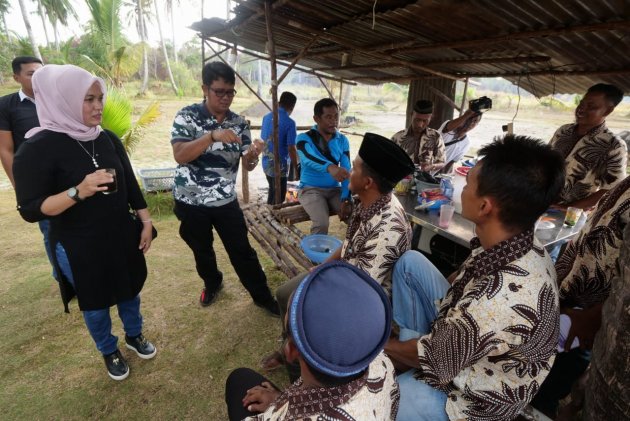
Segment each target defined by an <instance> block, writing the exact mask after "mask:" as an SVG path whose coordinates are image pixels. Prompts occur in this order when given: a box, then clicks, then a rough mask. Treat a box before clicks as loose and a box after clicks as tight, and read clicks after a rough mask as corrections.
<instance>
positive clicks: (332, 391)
mask: <svg viewBox="0 0 630 421" xmlns="http://www.w3.org/2000/svg"><path fill="white" fill-rule="evenodd" d="M399 400H400V393H399V391H398V383H397V382H396V374H395V372H394V366H393V365H392V362H391V361H390V359H389V358H388V357H387V356H386V355H385V354H383V353H380V354H379V355H378V356H377V357H376V359H375V360H374V361H372V363H371V364H370V366H369V368H368V370H367V371H366V373H365V375H364V376H362V377H360V378H358V379H356V380H353V381H352V382H350V383H348V384H345V385H342V386H337V387H307V388H305V387H302V379H301V378H300V379H298V380H297V381H296V382H295V383H293V384H292V385H291V386H289V387H288V388H287V389H286V390H285V391H284V392H283V393H282V394H281V395H280V396H279V397H278V398H277V399H276V400H275V401H274V402H273V403H272V404H271V405H270V406H269V408H267V410H266V411H265V412H263V413H262V414H259V415H255V416H253V417H248V418H245V420H247V421H276V420H278V421H280V420H282V421H307V420H309V421H315V420H344V421H353V420H356V421H368V420H373V421H387V420H392V421H393V420H395V419H396V415H397V414H398V403H399Z"/></svg>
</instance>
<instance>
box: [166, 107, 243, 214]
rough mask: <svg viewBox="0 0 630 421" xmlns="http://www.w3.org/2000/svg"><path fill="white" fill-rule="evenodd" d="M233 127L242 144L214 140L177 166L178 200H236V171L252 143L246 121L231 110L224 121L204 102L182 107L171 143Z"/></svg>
mask: <svg viewBox="0 0 630 421" xmlns="http://www.w3.org/2000/svg"><path fill="white" fill-rule="evenodd" d="M217 129H223V130H232V131H233V132H234V133H236V135H237V136H240V137H241V141H242V144H239V143H222V142H214V143H212V145H210V146H209V147H208V148H207V149H206V150H205V151H204V152H203V153H202V154H201V155H199V156H198V157H197V158H196V159H194V160H192V161H190V162H188V163H186V164H179V165H178V166H177V169H176V170H175V185H174V187H173V196H174V198H175V200H178V201H180V202H183V203H186V204H189V205H195V206H207V207H217V206H223V205H226V204H228V203H230V202H232V201H233V200H236V174H237V173H238V166H239V163H240V159H241V155H244V154H245V151H247V150H248V149H249V147H250V145H251V143H252V141H251V136H250V133H249V125H248V124H247V121H246V120H245V119H244V118H243V117H241V116H239V115H238V114H235V113H233V112H232V111H228V112H227V115H226V116H225V119H224V120H223V122H222V123H219V122H218V121H217V119H216V117H215V116H213V115H212V114H210V112H209V111H208V109H207V108H206V104H205V102H202V103H200V104H193V105H189V106H187V107H184V108H182V109H181V110H180V111H179V112H178V113H177V115H176V116H175V121H173V127H172V128H171V144H175V143H177V142H190V141H193V140H196V139H198V138H200V137H201V136H203V135H204V134H206V133H208V132H209V131H211V130H217Z"/></svg>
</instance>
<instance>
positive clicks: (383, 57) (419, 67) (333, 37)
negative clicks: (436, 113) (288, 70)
mask: <svg viewBox="0 0 630 421" xmlns="http://www.w3.org/2000/svg"><path fill="white" fill-rule="evenodd" d="M286 23H287V24H288V25H290V26H293V27H294V28H297V29H300V30H302V31H306V32H310V33H312V34H318V35H319V36H320V37H321V38H324V39H328V40H330V41H333V42H336V43H337V44H340V45H342V46H346V47H348V46H349V47H350V48H351V50H356V51H358V52H360V53H364V54H366V55H368V56H373V57H374V58H375V59H378V60H387V61H390V62H392V63H397V64H399V65H402V66H404V67H409V68H412V69H414V70H419V71H422V72H425V73H430V74H433V75H436V76H440V77H443V78H446V79H453V80H457V79H458V78H457V77H455V76H453V75H451V74H448V73H445V72H440V71H438V70H434V69H431V68H429V67H426V66H423V65H421V64H414V63H411V62H408V61H406V60H401V59H397V58H394V57H391V56H389V55H387V54H383V53H373V52H370V51H366V50H365V49H364V48H363V47H360V46H356V45H349V44H351V43H350V42H349V41H348V40H347V39H345V38H343V37H340V36H338V35H335V34H331V33H329V32H327V31H322V30H320V29H318V28H314V27H312V26H310V25H308V24H305V23H303V22H299V21H297V20H294V19H290V20H289V21H287V22H286Z"/></svg>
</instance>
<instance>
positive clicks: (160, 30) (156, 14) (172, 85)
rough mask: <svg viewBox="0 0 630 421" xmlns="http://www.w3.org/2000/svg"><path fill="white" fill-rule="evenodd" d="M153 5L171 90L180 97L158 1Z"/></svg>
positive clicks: (154, 0)
mask: <svg viewBox="0 0 630 421" xmlns="http://www.w3.org/2000/svg"><path fill="white" fill-rule="evenodd" d="M153 5H154V6H155V19H156V20H157V25H158V31H159V33H160V43H161V44H162V53H164V61H165V62H166V71H167V72H168V78H169V80H170V82H171V88H173V92H174V93H175V95H178V94H179V91H178V90H177V85H176V84H175V79H173V72H172V71H171V63H170V61H169V59H168V54H167V53H166V44H165V43H164V37H163V36H162V21H161V20H160V11H159V10H158V4H157V0H153Z"/></svg>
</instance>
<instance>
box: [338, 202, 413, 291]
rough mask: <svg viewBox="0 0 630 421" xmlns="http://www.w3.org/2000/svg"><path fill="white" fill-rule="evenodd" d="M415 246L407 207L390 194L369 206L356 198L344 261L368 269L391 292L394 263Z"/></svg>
mask: <svg viewBox="0 0 630 421" xmlns="http://www.w3.org/2000/svg"><path fill="white" fill-rule="evenodd" d="M410 247H411V225H409V222H408V221H407V217H406V214H405V208H403V206H402V205H401V204H400V202H399V201H398V199H397V198H396V196H394V195H392V194H391V193H388V194H386V195H383V196H381V198H380V199H378V200H377V201H376V202H374V203H373V204H372V205H370V206H368V207H363V206H362V205H361V202H360V201H358V200H357V201H356V202H355V205H354V209H353V212H352V215H351V217H350V220H349V224H348V230H347V231H346V238H345V240H344V242H343V245H342V248H341V260H343V261H345V262H348V263H350V264H351V265H354V266H356V267H358V268H359V269H362V270H364V271H365V272H366V273H367V274H369V275H370V276H371V277H372V278H374V279H375V280H376V282H378V283H379V284H381V285H382V286H383V288H384V289H385V290H386V291H387V292H390V291H391V283H392V269H393V267H394V263H396V261H397V260H398V259H399V258H400V256H402V255H403V253H404V252H406V251H407V250H409V248H410Z"/></svg>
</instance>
